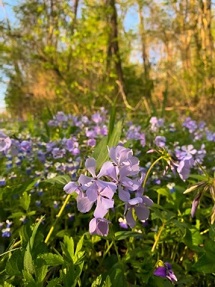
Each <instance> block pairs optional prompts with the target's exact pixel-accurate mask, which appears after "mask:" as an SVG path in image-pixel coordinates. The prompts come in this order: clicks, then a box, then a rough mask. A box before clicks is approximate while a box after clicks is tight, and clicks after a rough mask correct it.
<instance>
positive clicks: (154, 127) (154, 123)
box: [149, 117, 164, 132]
mask: <svg viewBox="0 0 215 287" xmlns="http://www.w3.org/2000/svg"><path fill="white" fill-rule="evenodd" d="M149 122H150V124H151V131H152V132H156V131H158V130H159V128H160V127H162V126H163V125H164V120H163V119H158V118H157V117H151V119H150V121H149Z"/></svg>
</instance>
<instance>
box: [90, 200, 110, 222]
mask: <svg viewBox="0 0 215 287" xmlns="http://www.w3.org/2000/svg"><path fill="white" fill-rule="evenodd" d="M107 212H108V209H107V208H105V207H104V205H103V204H102V199H101V198H99V199H98V200H97V205H96V209H95V211H94V213H93V215H94V216H95V217H96V218H103V217H104V216H105V215H106V214H107Z"/></svg>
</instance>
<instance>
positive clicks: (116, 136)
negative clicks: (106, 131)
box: [108, 121, 122, 147]
mask: <svg viewBox="0 0 215 287" xmlns="http://www.w3.org/2000/svg"><path fill="white" fill-rule="evenodd" d="M121 134H122V121H119V122H118V123H117V124H116V125H115V128H114V130H113V132H112V133H111V136H110V139H109V141H108V146H109V147H113V146H116V145H117V144H118V143H119V141H120V138H121Z"/></svg>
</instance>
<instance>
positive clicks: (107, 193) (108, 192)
mask: <svg viewBox="0 0 215 287" xmlns="http://www.w3.org/2000/svg"><path fill="white" fill-rule="evenodd" d="M100 195H102V196H105V197H107V198H109V199H111V198H112V197H113V196H114V192H113V190H112V189H111V188H110V187H106V188H104V189H103V190H102V191H101V192H100Z"/></svg>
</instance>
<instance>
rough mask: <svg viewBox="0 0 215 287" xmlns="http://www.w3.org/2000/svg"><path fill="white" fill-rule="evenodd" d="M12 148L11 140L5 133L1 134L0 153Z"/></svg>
mask: <svg viewBox="0 0 215 287" xmlns="http://www.w3.org/2000/svg"><path fill="white" fill-rule="evenodd" d="M10 146H11V139H10V138H9V137H8V136H6V135H5V134H4V133H3V132H0V152H2V151H7V150H8V149H9V148H10Z"/></svg>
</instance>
